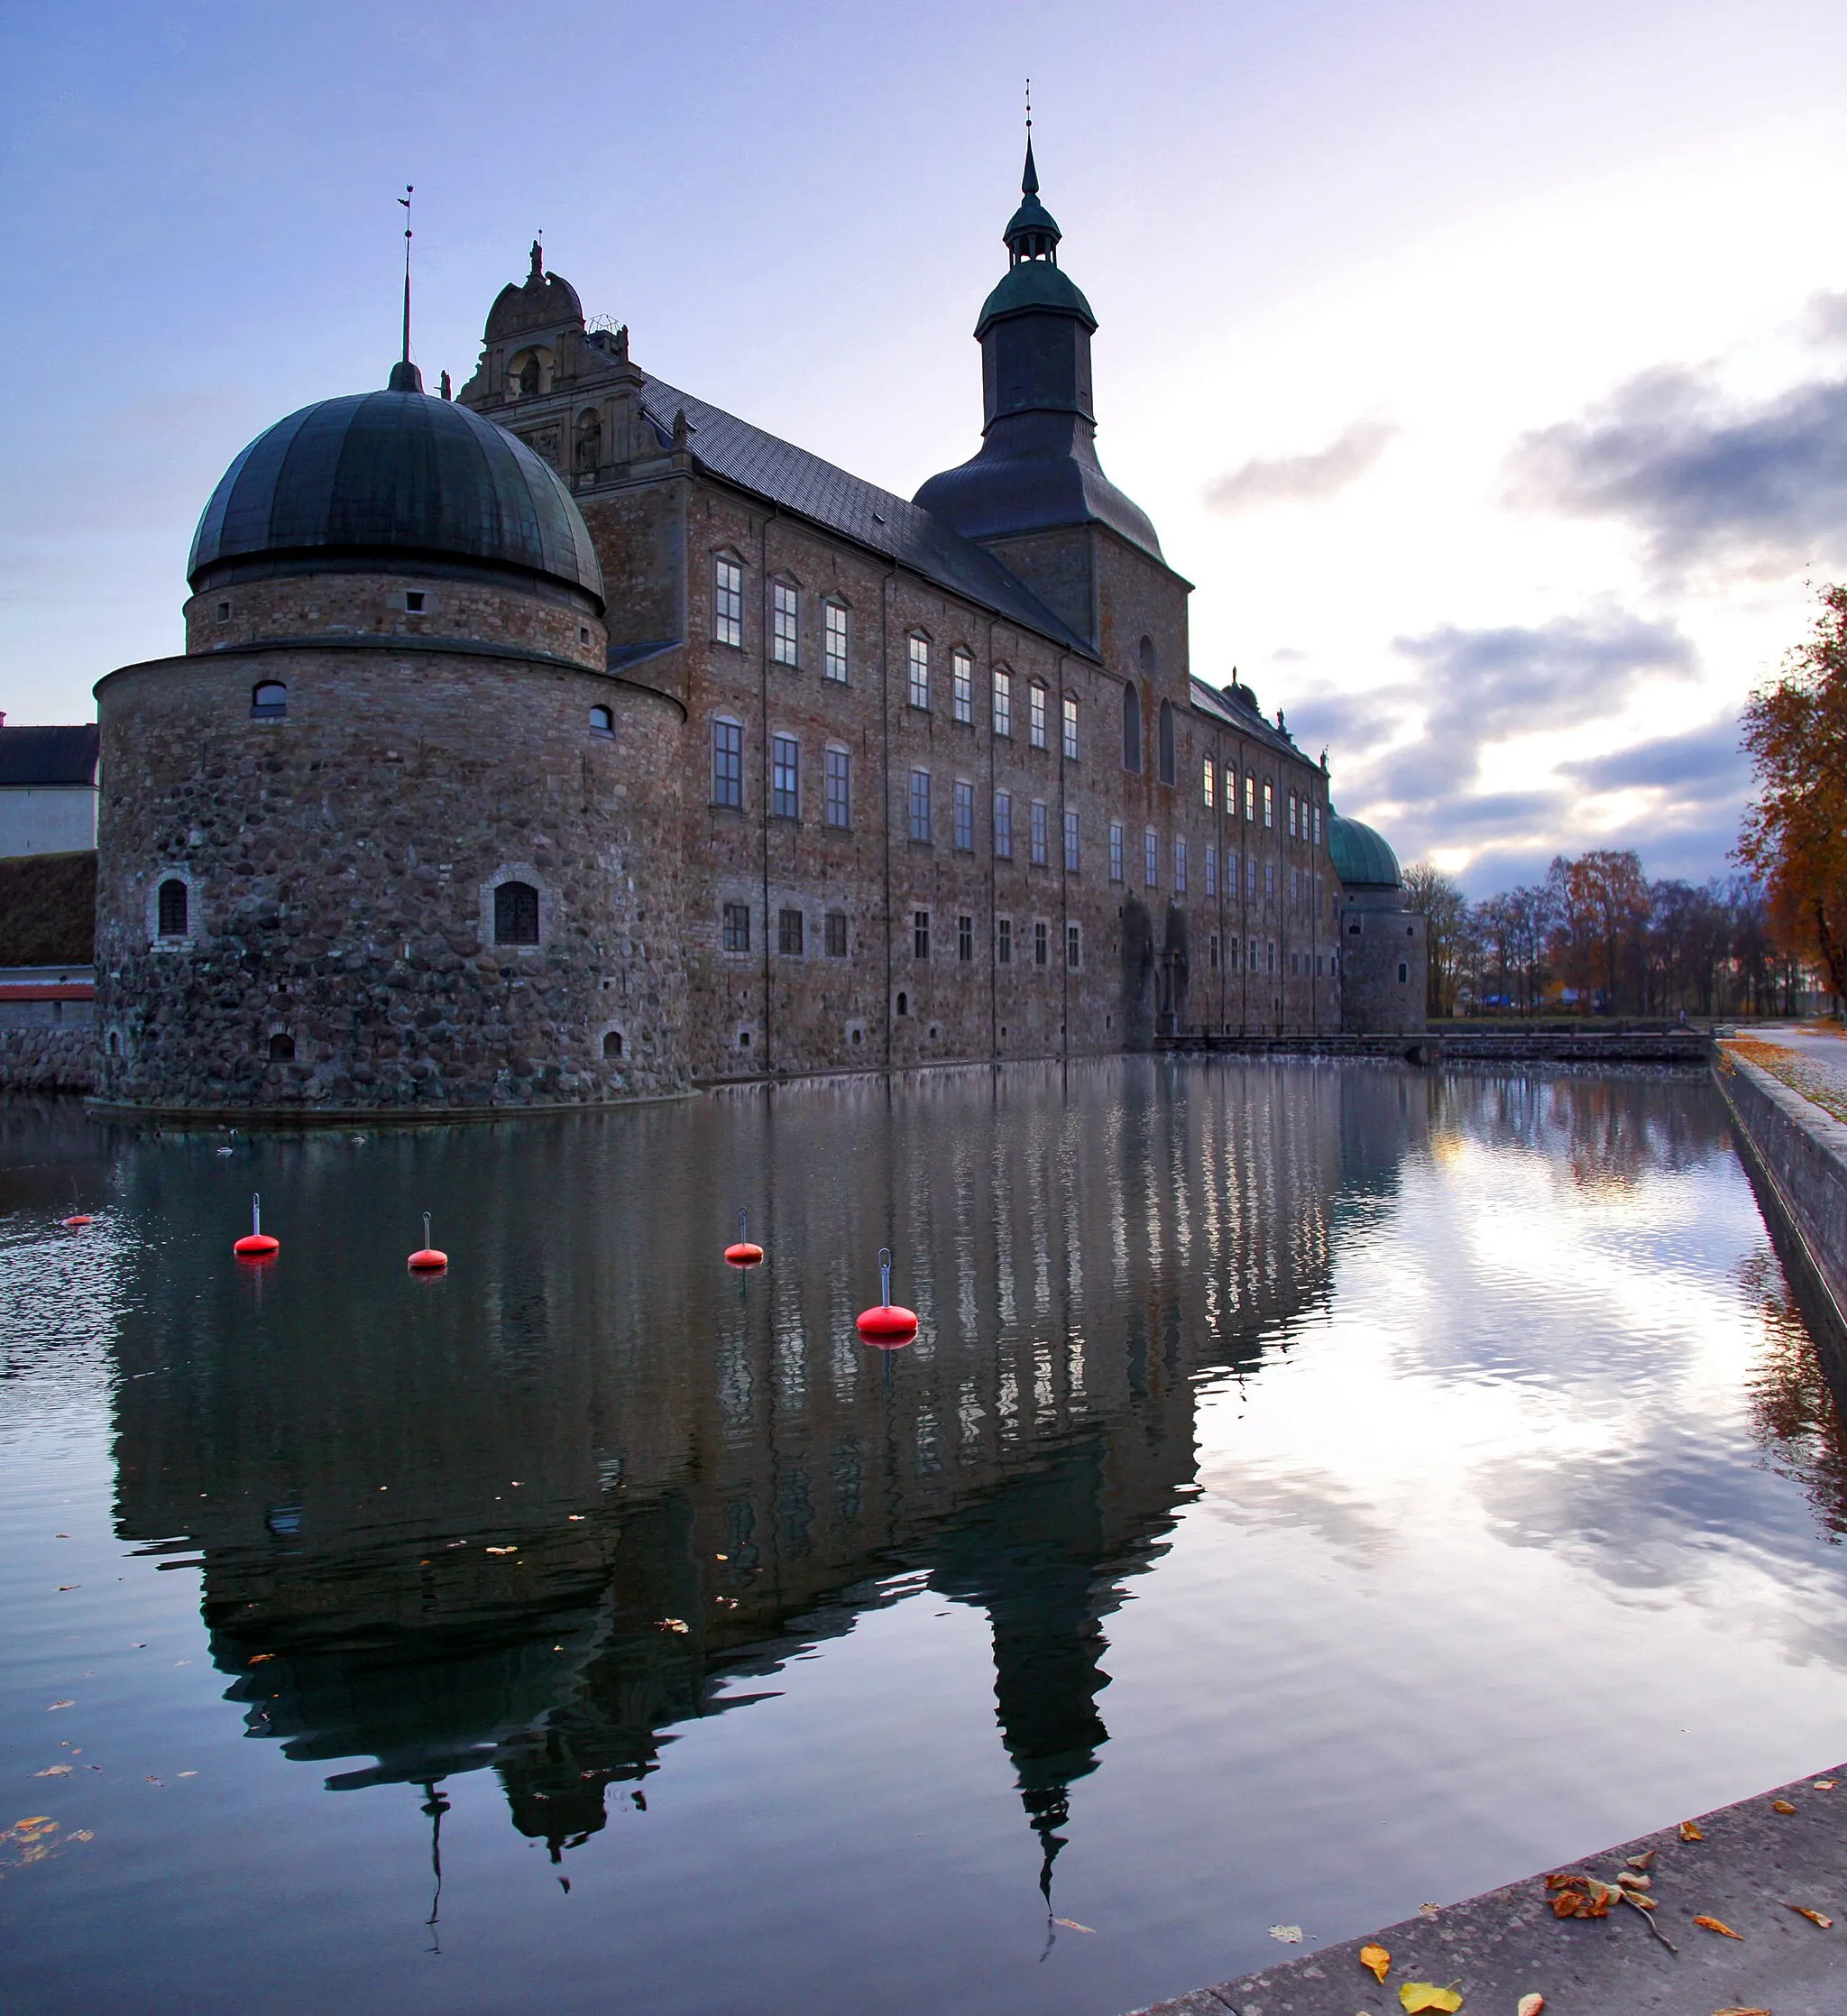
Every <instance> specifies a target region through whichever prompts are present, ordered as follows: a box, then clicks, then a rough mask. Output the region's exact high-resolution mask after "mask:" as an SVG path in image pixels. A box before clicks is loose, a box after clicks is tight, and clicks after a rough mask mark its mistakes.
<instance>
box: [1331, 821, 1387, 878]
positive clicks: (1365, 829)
mask: <svg viewBox="0 0 1847 2016" xmlns="http://www.w3.org/2000/svg"><path fill="white" fill-rule="evenodd" d="M1328 859H1329V860H1330V861H1332V862H1333V863H1334V872H1335V873H1336V874H1337V876H1339V878H1340V880H1341V884H1342V886H1343V887H1344V888H1350V889H1396V888H1403V886H1404V877H1403V876H1402V875H1401V874H1400V873H1399V870H1398V856H1397V855H1396V854H1394V853H1393V852H1392V849H1391V848H1390V847H1389V846H1388V845H1387V844H1386V841H1385V836H1384V835H1383V833H1374V831H1373V829H1372V827H1370V826H1363V825H1362V824H1360V822H1359V821H1358V820H1357V819H1343V818H1342V817H1341V816H1340V815H1339V814H1338V813H1335V814H1334V815H1332V816H1331V817H1330V818H1329V819H1328Z"/></svg>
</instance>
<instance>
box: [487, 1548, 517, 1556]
mask: <svg viewBox="0 0 1847 2016" xmlns="http://www.w3.org/2000/svg"><path fill="white" fill-rule="evenodd" d="M488 1552H489V1553H490V1554H517V1553H518V1552H519V1549H518V1548H517V1547H490V1548H489V1549H488Z"/></svg>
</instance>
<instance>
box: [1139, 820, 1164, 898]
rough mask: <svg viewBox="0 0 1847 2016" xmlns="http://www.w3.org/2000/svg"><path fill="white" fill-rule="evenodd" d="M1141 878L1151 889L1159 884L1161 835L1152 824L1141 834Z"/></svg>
mask: <svg viewBox="0 0 1847 2016" xmlns="http://www.w3.org/2000/svg"><path fill="white" fill-rule="evenodd" d="M1142 880H1143V881H1144V883H1145V884H1146V885H1147V886H1148V888H1151V889H1153V888H1160V886H1161V835H1160V834H1159V833H1156V832H1155V831H1154V829H1153V826H1150V827H1148V828H1147V829H1146V831H1145V832H1144V833H1143V834H1142Z"/></svg>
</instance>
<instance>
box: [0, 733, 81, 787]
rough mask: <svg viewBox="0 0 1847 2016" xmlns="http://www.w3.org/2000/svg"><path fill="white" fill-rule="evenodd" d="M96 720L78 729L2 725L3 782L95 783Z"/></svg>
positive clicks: (0, 770) (0, 769) (0, 759)
mask: <svg viewBox="0 0 1847 2016" xmlns="http://www.w3.org/2000/svg"><path fill="white" fill-rule="evenodd" d="M100 734H101V730H100V729H98V728H97V726H96V723H95V722H88V723H85V724H84V725H83V726H81V727H77V728H0V784H94V783H95V782H96V743H97V740H98V738H99V736H100Z"/></svg>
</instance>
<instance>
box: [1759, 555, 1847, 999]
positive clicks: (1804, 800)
mask: <svg viewBox="0 0 1847 2016" xmlns="http://www.w3.org/2000/svg"><path fill="white" fill-rule="evenodd" d="M1821 603H1822V607H1821V611H1820V613H1819V614H1818V615H1817V616H1816V618H1815V631H1814V634H1813V635H1812V636H1811V637H1810V638H1809V639H1808V640H1807V642H1806V643H1804V644H1800V645H1797V646H1796V649H1794V650H1792V651H1791V652H1790V653H1789V654H1788V656H1787V658H1785V659H1784V661H1783V674H1782V677H1780V678H1779V679H1777V680H1775V681H1774V682H1773V683H1771V684H1770V685H1768V686H1760V687H1759V688H1758V690H1757V691H1756V692H1755V693H1753V694H1752V695H1751V698H1750V700H1749V701H1748V702H1747V703H1746V704H1745V709H1744V713H1743V716H1742V719H1741V723H1740V726H1741V730H1742V733H1743V740H1744V746H1745V749H1746V750H1748V751H1749V753H1750V756H1751V773H1752V780H1753V783H1754V785H1755V787H1756V796H1754V797H1753V798H1752V800H1751V804H1750V805H1748V806H1746V808H1745V813H1744V820H1743V824H1742V826H1741V829H1740V833H1739V837H1738V846H1737V848H1736V850H1735V858H1736V859H1737V860H1738V861H1741V862H1742V863H1743V864H1744V866H1745V867H1746V868H1748V869H1750V870H1751V872H1752V874H1753V875H1755V876H1756V877H1757V879H1759V881H1760V882H1761V884H1762V885H1763V889H1764V896H1765V899H1766V904H1767V907H1768V912H1769V929H1770V932H1771V934H1772V935H1773V937H1774V939H1775V941H1776V943H1777V944H1778V945H1779V946H1780V947H1781V948H1782V949H1783V950H1784V951H1785V952H1787V953H1793V954H1795V955H1796V956H1798V957H1806V958H1811V959H1815V960H1819V962H1821V964H1822V966H1823V967H1824V969H1825V970H1826V972H1827V976H1828V981H1829V984H1830V986H1831V987H1832V988H1833V992H1834V998H1835V999H1836V1000H1847V584H1841V583H1836V584H1835V585H1833V586H1830V587H1825V588H1824V589H1823V590H1822V591H1821Z"/></svg>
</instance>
